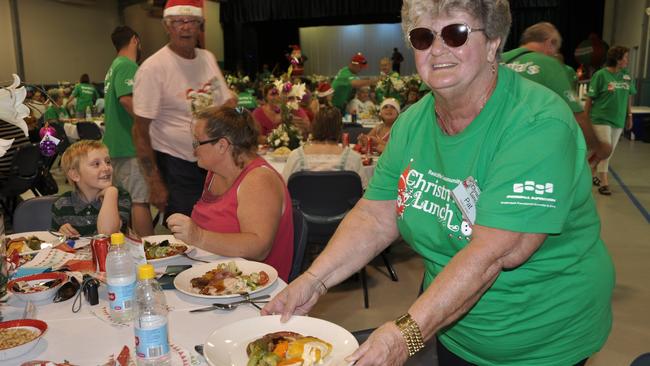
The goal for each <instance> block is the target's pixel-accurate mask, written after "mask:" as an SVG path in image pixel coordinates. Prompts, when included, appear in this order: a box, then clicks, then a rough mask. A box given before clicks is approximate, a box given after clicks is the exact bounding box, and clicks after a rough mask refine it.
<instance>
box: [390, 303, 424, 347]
mask: <svg viewBox="0 0 650 366" xmlns="http://www.w3.org/2000/svg"><path fill="white" fill-rule="evenodd" d="M395 325H397V328H399V331H400V332H401V333H402V337H404V340H405V341H406V347H407V348H408V352H409V357H411V356H413V355H414V354H416V353H417V352H418V351H419V350H421V349H422V348H424V341H423V340H422V332H420V327H419V326H418V323H416V322H415V320H413V318H411V314H409V313H406V314H404V315H402V316H400V317H399V318H397V320H395Z"/></svg>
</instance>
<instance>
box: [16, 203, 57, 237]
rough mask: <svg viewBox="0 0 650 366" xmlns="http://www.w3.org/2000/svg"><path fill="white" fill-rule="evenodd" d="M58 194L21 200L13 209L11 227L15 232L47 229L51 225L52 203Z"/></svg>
mask: <svg viewBox="0 0 650 366" xmlns="http://www.w3.org/2000/svg"><path fill="white" fill-rule="evenodd" d="M57 199H59V196H43V197H34V198H31V199H28V200H27V201H23V202H21V203H20V204H19V205H18V207H16V210H15V211H14V221H13V227H14V231H15V232H17V233H23V232H26V231H47V230H50V228H51V225H52V204H54V201H56V200H57Z"/></svg>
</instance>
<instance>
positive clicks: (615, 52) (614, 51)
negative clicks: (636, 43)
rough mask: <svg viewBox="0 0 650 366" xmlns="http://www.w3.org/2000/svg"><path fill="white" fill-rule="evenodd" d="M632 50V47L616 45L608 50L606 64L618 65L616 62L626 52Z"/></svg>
mask: <svg viewBox="0 0 650 366" xmlns="http://www.w3.org/2000/svg"><path fill="white" fill-rule="evenodd" d="M628 52H630V49H629V48H627V47H624V46H614V47H612V48H610V49H609V51H607V61H606V62H605V64H606V65H607V66H610V67H614V66H616V64H617V63H618V62H619V61H620V60H621V59H623V56H625V54H626V53H628Z"/></svg>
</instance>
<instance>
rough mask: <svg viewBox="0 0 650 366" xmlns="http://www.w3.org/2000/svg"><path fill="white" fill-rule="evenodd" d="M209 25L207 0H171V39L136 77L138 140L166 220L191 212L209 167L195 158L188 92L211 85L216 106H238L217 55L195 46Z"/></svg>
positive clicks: (167, 19) (153, 196)
mask: <svg viewBox="0 0 650 366" xmlns="http://www.w3.org/2000/svg"><path fill="white" fill-rule="evenodd" d="M203 23H204V18H203V10H202V7H201V1H199V0H170V1H167V4H166V6H165V10H164V13H163V25H164V27H165V30H166V32H167V33H168V34H169V43H168V44H167V45H165V46H164V47H163V48H161V49H160V50H158V51H157V52H156V53H155V54H153V55H152V56H150V57H149V58H148V59H147V60H146V61H145V62H144V63H143V64H142V66H141V67H140V68H139V69H138V71H137V73H136V75H135V85H134V89H133V110H134V113H135V115H136V119H135V124H134V128H133V135H134V144H135V146H136V150H137V155H138V158H139V160H140V164H141V166H142V170H143V172H144V175H145V179H146V180H147V183H148V185H149V192H150V201H149V202H150V203H151V204H153V205H154V206H156V207H157V208H158V209H159V210H161V211H164V212H165V219H166V218H167V217H169V216H170V215H171V214H173V213H182V214H185V215H188V216H189V215H190V214H191V212H192V208H193V206H194V204H195V203H196V202H197V201H198V199H199V198H200V196H201V192H202V191H203V181H204V180H205V174H206V173H205V170H203V169H201V168H199V167H198V166H197V164H196V157H195V156H194V148H193V140H192V128H191V124H192V106H191V104H190V100H188V90H190V89H193V90H195V91H198V90H200V89H203V88H204V87H205V86H206V85H211V87H212V89H213V91H212V97H213V100H214V104H213V105H224V104H225V105H229V106H232V107H235V106H236V105H237V97H236V95H234V94H233V93H232V92H231V91H230V89H229V88H228V85H227V84H226V82H225V80H224V78H223V74H222V73H221V70H219V67H218V66H217V62H216V59H215V57H214V55H213V54H212V53H210V52H209V51H207V50H203V49H199V48H195V46H196V44H197V41H198V37H199V35H200V32H201V29H202V27H203Z"/></svg>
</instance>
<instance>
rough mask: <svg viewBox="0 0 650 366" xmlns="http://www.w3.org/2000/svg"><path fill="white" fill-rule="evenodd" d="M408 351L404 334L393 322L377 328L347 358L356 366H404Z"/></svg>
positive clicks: (346, 359)
mask: <svg viewBox="0 0 650 366" xmlns="http://www.w3.org/2000/svg"><path fill="white" fill-rule="evenodd" d="M407 358H408V349H407V347H406V341H405V340H404V337H403V336H402V333H401V332H400V331H399V328H397V325H395V323H393V322H388V323H385V324H384V325H382V326H381V327H379V328H377V329H376V330H375V331H374V332H372V334H371V335H370V337H368V339H367V340H366V341H365V342H364V343H363V344H362V345H361V347H359V348H358V349H357V350H356V351H355V352H354V353H353V354H351V355H350V356H348V357H346V358H345V361H346V362H350V363H354V365H355V366H369V365H381V366H392V365H403V364H404V362H406V359H407Z"/></svg>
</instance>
